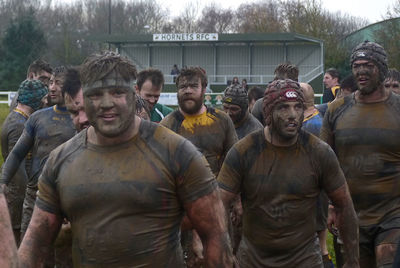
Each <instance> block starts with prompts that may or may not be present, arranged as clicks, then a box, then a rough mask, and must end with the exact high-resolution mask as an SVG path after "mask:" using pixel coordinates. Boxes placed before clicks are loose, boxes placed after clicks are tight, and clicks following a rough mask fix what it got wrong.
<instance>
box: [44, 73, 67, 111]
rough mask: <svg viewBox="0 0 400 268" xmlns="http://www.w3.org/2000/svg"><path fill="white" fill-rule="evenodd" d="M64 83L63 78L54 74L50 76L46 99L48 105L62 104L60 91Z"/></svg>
mask: <svg viewBox="0 0 400 268" xmlns="http://www.w3.org/2000/svg"><path fill="white" fill-rule="evenodd" d="M63 83H64V81H63V79H61V78H60V77H56V76H54V75H52V76H51V78H50V86H49V94H48V100H49V105H50V106H52V105H56V104H58V105H62V104H64V98H63V96H62V93H61V86H62V84H63Z"/></svg>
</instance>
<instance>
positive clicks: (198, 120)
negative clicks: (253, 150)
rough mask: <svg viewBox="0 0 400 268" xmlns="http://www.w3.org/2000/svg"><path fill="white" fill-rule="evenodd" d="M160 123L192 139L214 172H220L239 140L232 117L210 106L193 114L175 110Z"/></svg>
mask: <svg viewBox="0 0 400 268" xmlns="http://www.w3.org/2000/svg"><path fill="white" fill-rule="evenodd" d="M160 123H161V124H162V125H164V126H166V127H167V128H169V129H171V130H172V131H174V132H176V133H178V134H179V135H181V136H183V137H185V138H186V139H188V140H189V141H191V142H192V143H193V144H194V145H195V146H196V147H197V148H198V149H199V150H200V152H201V153H203V155H204V156H205V157H206V159H207V161H208V163H210V167H211V170H212V171H213V173H214V174H218V172H219V170H220V168H221V166H222V163H223V161H224V158H225V155H226V153H227V152H228V150H229V149H230V148H231V147H232V145H233V144H234V143H235V142H236V141H237V140H238V138H237V135H236V132H235V127H234V125H233V122H232V120H231V118H230V117H229V116H228V115H227V114H226V113H225V112H223V111H221V110H217V109H214V108H210V107H207V111H206V112H204V113H202V114H200V115H193V116H184V115H183V114H182V113H181V112H180V111H179V110H175V111H173V112H172V113H170V114H169V115H167V116H166V117H165V118H164V119H163V120H162V121H161V122H160Z"/></svg>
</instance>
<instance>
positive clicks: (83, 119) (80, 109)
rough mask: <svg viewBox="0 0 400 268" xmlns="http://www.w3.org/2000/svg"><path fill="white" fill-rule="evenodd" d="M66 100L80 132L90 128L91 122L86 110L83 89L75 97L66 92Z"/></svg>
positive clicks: (76, 127)
mask: <svg viewBox="0 0 400 268" xmlns="http://www.w3.org/2000/svg"><path fill="white" fill-rule="evenodd" d="M64 100H65V107H66V108H67V110H68V112H69V113H70V115H71V119H72V122H73V123H74V126H75V129H76V130H77V131H78V132H79V131H81V130H83V129H85V128H88V127H89V126H90V124H89V120H88V118H87V115H86V112H85V106H84V101H83V93H82V90H80V91H79V92H78V94H76V96H75V97H74V98H72V97H71V96H70V95H68V94H67V93H66V94H65V96H64Z"/></svg>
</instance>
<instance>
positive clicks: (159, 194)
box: [0, 41, 400, 268]
mask: <svg viewBox="0 0 400 268" xmlns="http://www.w3.org/2000/svg"><path fill="white" fill-rule="evenodd" d="M350 62H351V69H352V76H351V77H350V78H349V79H345V80H343V82H342V84H341V85H340V86H339V85H334V84H332V93H333V98H332V99H331V102H329V103H325V104H322V105H315V104H314V92H313V89H312V87H311V86H310V85H309V84H307V83H299V82H298V75H299V70H298V68H297V67H296V66H294V65H292V64H288V63H283V64H280V65H279V66H277V68H276V69H275V73H274V74H275V78H274V80H273V81H271V82H270V83H269V84H268V85H267V87H266V89H260V88H251V89H249V90H248V89H247V86H246V87H245V86H243V85H240V84H239V83H238V82H233V83H232V84H230V85H229V86H228V87H227V88H226V89H225V91H224V97H223V99H222V102H223V111H222V110H219V109H216V108H213V107H208V106H206V105H205V104H204V96H205V92H206V88H207V85H208V81H207V75H206V73H205V71H204V70H203V69H202V68H200V67H189V68H184V69H182V70H180V71H179V73H177V74H176V78H175V79H174V82H175V84H176V87H177V98H178V107H177V109H175V110H172V109H171V108H169V107H167V106H164V105H161V104H159V103H158V102H157V101H158V98H159V96H160V92H161V90H162V87H163V84H164V77H163V74H162V73H161V72H160V71H159V70H156V69H146V70H143V71H141V72H139V73H138V72H137V70H136V67H135V65H134V64H133V63H132V62H131V61H130V60H128V59H127V58H125V57H122V56H120V55H119V54H117V53H114V52H104V53H102V54H94V55H91V56H90V57H88V58H87V59H86V60H85V61H84V62H83V63H82V65H81V66H79V67H74V68H72V67H70V68H65V67H58V68H55V69H54V70H53V69H52V68H51V67H50V66H49V65H48V64H47V63H45V62H43V61H40V60H39V61H36V62H35V63H34V64H32V65H31V66H30V68H29V69H28V74H27V79H26V80H25V81H23V82H22V83H21V85H20V88H19V90H18V94H17V96H16V98H15V100H16V101H15V102H14V103H12V104H11V111H10V113H9V115H8V117H7V119H6V120H5V122H4V124H3V128H2V133H1V145H2V154H3V157H4V159H5V162H4V164H3V166H2V171H1V172H2V173H1V181H0V183H1V187H0V238H1V240H2V243H1V245H0V247H1V249H0V266H1V267H190V268H192V267H271V268H273V267H285V268H291V267H293V268H297V267H304V268H309V267H311V268H313V267H318V268H321V267H333V264H332V261H331V260H330V257H329V255H328V250H327V241H326V240H327V238H326V237H327V230H328V229H329V231H331V232H332V234H333V235H334V240H335V246H336V247H335V252H336V257H337V259H336V261H337V267H345V268H348V267H362V268H364V267H367V268H368V267H371V268H372V267H376V268H389V267H390V268H391V267H400V252H398V253H397V254H396V251H397V250H399V251H400V247H398V243H399V241H400V140H399V139H398V136H400V95H397V94H396V93H394V92H392V90H391V89H390V88H388V87H385V86H384V84H385V83H386V82H385V81H387V80H385V79H387V78H388V61H387V56H386V52H385V50H384V49H383V48H382V47H381V46H380V45H379V44H376V43H372V42H368V41H366V42H363V43H361V44H359V45H358V46H357V47H355V48H354V50H353V52H352V55H351V59H350ZM331 78H332V77H331ZM324 80H325V79H324ZM327 81H328V80H327ZM324 82H325V81H324ZM327 83H328V82H327ZM393 91H394V90H393ZM257 92H258V93H257ZM257 95H258V96H259V97H255V96H257ZM257 99H258V100H257ZM17 248H18V250H17ZM398 248H399V249H398Z"/></svg>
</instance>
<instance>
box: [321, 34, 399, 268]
mask: <svg viewBox="0 0 400 268" xmlns="http://www.w3.org/2000/svg"><path fill="white" fill-rule="evenodd" d="M351 68H352V72H353V76H354V78H355V80H356V83H357V86H358V90H357V91H356V92H354V93H352V94H351V95H349V96H346V97H344V98H340V99H337V100H335V101H334V102H332V103H331V104H330V105H329V107H328V110H327V112H326V114H325V117H324V123H323V126H322V129H321V135H320V137H321V138H322V139H323V140H324V141H326V142H327V143H328V144H330V145H331V147H332V149H333V150H334V151H335V152H336V155H337V156H338V159H339V162H340V165H341V167H342V169H343V171H344V174H345V177H346V179H347V183H348V185H349V188H350V192H351V196H352V199H353V202H354V207H355V210H356V212H357V215H358V221H359V226H360V229H359V232H360V245H359V247H360V267H363V268H364V267H366V268H368V267H392V263H393V259H394V254H395V252H396V245H397V242H398V241H399V238H400V187H399V184H400V168H399V167H400V139H399V134H400V96H399V95H397V94H393V93H392V92H391V91H389V90H385V87H384V85H383V81H384V79H385V77H386V74H387V72H388V67H387V55H386V52H385V50H384V49H383V47H382V46H380V45H379V44H376V43H373V42H368V41H365V42H363V43H361V44H359V45H358V46H357V47H355V48H354V50H353V52H352V54H351ZM335 209H336V207H330V209H329V211H330V212H331V211H334V210H335ZM334 224H335V217H330V215H328V228H331V229H332V227H333V226H334ZM340 236H343V234H342V233H340Z"/></svg>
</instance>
